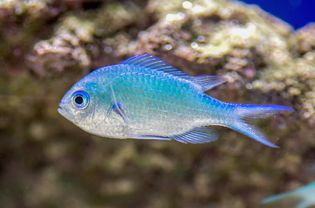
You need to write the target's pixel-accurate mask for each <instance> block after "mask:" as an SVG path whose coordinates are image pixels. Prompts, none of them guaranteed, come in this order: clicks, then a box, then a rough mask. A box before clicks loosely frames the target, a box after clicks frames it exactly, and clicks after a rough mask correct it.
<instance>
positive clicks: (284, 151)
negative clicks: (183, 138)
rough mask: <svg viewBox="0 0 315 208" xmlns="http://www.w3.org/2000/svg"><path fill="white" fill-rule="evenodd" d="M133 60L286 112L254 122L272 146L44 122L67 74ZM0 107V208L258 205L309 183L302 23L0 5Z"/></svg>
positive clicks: (313, 141) (178, 4) (311, 108)
mask: <svg viewBox="0 0 315 208" xmlns="http://www.w3.org/2000/svg"><path fill="white" fill-rule="evenodd" d="M144 52H147V53H152V54H154V55H156V56H159V57H161V58H163V59H164V60H165V61H167V62H169V63H170V64H172V65H174V66H176V67H178V68H180V69H182V70H184V71H186V72H188V73H190V74H192V75H197V74H207V73H208V74H217V75H222V76H224V77H225V79H226V80H227V81H228V82H227V83H226V84H225V85H222V86H220V87H218V88H217V89H215V90H212V91H210V92H209V94H211V95H213V96H215V97H217V98H220V99H222V100H224V101H229V102H242V103H245V102H247V103H277V104H285V105H289V106H292V107H293V108H294V109H295V112H294V113H292V114H286V115H279V116H276V117H274V118H272V119H269V120H265V121H261V122H259V123H258V124H257V125H258V126H259V127H260V128H262V129H263V131H264V132H266V134H267V136H268V138H270V140H272V141H273V142H276V143H277V144H278V145H280V147H281V148H280V149H277V150H274V149H269V148H266V147H264V146H262V145H261V144H258V143H255V142H254V141H251V140H249V139H247V138H245V137H244V136H242V135H239V134H236V133H234V132H232V131H230V130H227V129H222V128H219V130H220V132H221V139H220V140H219V141H217V142H215V143H211V144H204V145H184V144H180V143H176V142H157V141H152V142H151V141H147V142H144V141H136V140H127V141H123V140H112V139H103V138H99V137H95V136H92V135H89V134H87V133H85V132H83V131H81V130H80V129H78V128H77V127H75V126H74V125H72V124H70V123H69V122H68V121H66V120H64V119H63V118H62V117H61V116H60V115H58V114H57V112H56V108H57V105H58V102H59V99H60V98H61V96H62V95H63V93H64V92H65V91H66V90H67V89H68V88H69V86H71V85H72V84H73V83H74V82H75V81H76V80H78V79H79V78H80V77H82V76H84V75H85V74H87V73H88V72H90V71H91V70H93V69H95V68H97V67H100V66H103V65H107V64H113V63H117V62H119V61H120V60H123V59H124V58H126V57H129V56H132V55H135V54H140V53H144ZM0 98H1V101H2V102H0V139H1V144H0V176H1V177H0V190H2V191H1V192H2V193H1V194H0V204H1V205H3V207H8V208H10V207H82V208H83V207H95V208H98V207H153V208H154V207H156V208H159V207H181V208H185V207H196V208H198V207H200V208H202V207H235V208H243V207H244V208H245V207H258V206H259V205H260V201H261V199H262V198H263V197H265V196H268V195H270V194H273V193H278V192H282V191H285V190H289V189H293V188H295V187H298V186H300V185H302V184H306V183H308V182H310V181H312V180H315V177H314V175H315V169H314V168H315V166H314V164H315V163H314V162H315V158H314V153H313V152H314V149H315V137H314V127H315V24H309V25H307V26H305V27H304V28H302V29H300V30H298V31H294V30H293V29H292V28H291V27H290V26H289V25H288V24H286V23H284V22H282V21H281V20H279V19H277V18H275V17H273V16H271V15H270V14H268V13H266V12H264V11H263V10H261V9H260V8H258V7H256V6H254V5H246V4H243V3H239V2H232V1H227V0H195V1H188V0H159V1H155V0H129V1H128V0H124V1H113V0H112V1H111V0H107V1H98V0H96V1H83V0H79V1H71V0H66V1H57V0H43V1H18V0H4V1H0ZM277 207H278V206H277Z"/></svg>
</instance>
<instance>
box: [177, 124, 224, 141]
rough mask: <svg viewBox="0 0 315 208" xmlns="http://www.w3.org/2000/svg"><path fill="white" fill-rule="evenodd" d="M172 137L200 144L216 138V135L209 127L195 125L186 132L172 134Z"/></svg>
mask: <svg viewBox="0 0 315 208" xmlns="http://www.w3.org/2000/svg"><path fill="white" fill-rule="evenodd" d="M173 139H174V140H176V141H178V142H182V143H191V144H202V143H208V142H213V141H215V140H217V139H218V135H217V133H216V132H215V131H214V130H213V129H211V128H209V127H197V128H194V129H193V130H191V131H189V132H187V133H184V134H181V135H176V136H173Z"/></svg>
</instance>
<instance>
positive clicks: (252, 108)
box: [228, 104, 293, 148]
mask: <svg viewBox="0 0 315 208" xmlns="http://www.w3.org/2000/svg"><path fill="white" fill-rule="evenodd" d="M280 111H293V109H292V108H291V107H288V106H282V105H255V104H243V105H242V104H236V105H235V111H234V113H235V114H236V115H235V118H234V119H233V121H232V123H231V124H229V125H228V127H229V128H231V129H233V130H235V131H237V132H239V133H241V134H244V135H246V136H248V137H250V138H252V139H255V140H256V141H258V142H260V143H262V144H264V145H266V146H269V147H272V148H278V146H277V145H275V144H273V143H272V142H270V141H269V140H267V139H266V138H265V136H264V135H263V134H262V133H261V132H260V131H259V130H258V129H257V128H255V127H254V126H253V125H250V124H249V123H247V122H246V120H247V119H252V118H263V117H267V116H270V115H273V114H275V113H278V112H280Z"/></svg>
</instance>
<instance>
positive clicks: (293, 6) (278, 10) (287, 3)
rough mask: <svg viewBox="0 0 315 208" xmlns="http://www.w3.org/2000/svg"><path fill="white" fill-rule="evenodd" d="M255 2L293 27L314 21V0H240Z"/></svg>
mask: <svg viewBox="0 0 315 208" xmlns="http://www.w3.org/2000/svg"><path fill="white" fill-rule="evenodd" d="M242 1H243V2H246V3H249V4H257V5H259V6H260V7H261V8H263V9H264V10H266V11H268V12H269V13H271V14H273V15H275V16H277V17H279V18H280V19H282V20H284V21H286V22H288V23H289V24H291V25H292V26H293V27H294V28H296V29H298V28H300V27H303V26H304V25H305V24H307V23H309V22H315V0H242Z"/></svg>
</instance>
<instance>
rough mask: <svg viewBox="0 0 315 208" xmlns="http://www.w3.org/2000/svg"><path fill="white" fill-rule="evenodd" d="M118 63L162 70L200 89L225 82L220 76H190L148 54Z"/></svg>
mask: <svg viewBox="0 0 315 208" xmlns="http://www.w3.org/2000/svg"><path fill="white" fill-rule="evenodd" d="M120 64H128V65H129V64H130V65H138V66H141V67H146V68H150V69H152V70H156V71H162V72H165V73H168V74H171V75H173V76H176V77H180V78H182V79H185V80H188V81H191V82H192V83H193V84H195V85H196V86H197V87H198V88H199V89H200V90H202V91H206V90H209V89H211V88H213V87H216V86H218V85H220V84H222V83H224V82H225V81H224V80H223V79H222V78H220V77H218V76H212V75H201V76H190V75H189V74H187V73H185V72H183V71H181V70H179V69H177V68H175V67H173V66H171V65H169V64H168V63H166V62H164V61H163V60H161V59H160V58H158V57H155V56H152V55H150V54H142V55H137V56H133V57H131V58H129V59H126V60H125V61H123V62H121V63H120Z"/></svg>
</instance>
